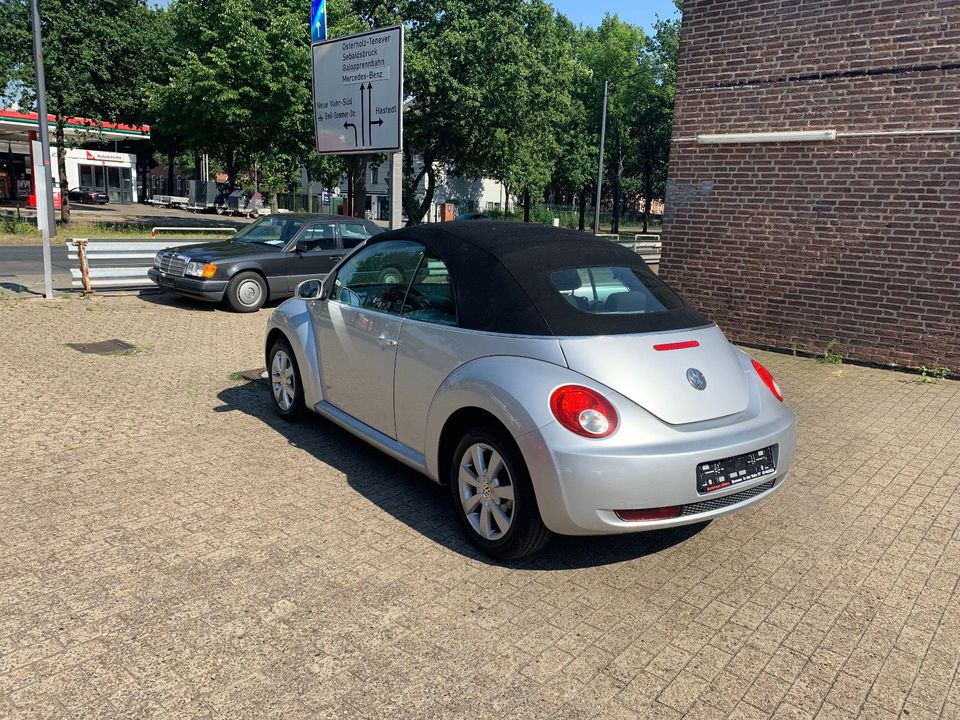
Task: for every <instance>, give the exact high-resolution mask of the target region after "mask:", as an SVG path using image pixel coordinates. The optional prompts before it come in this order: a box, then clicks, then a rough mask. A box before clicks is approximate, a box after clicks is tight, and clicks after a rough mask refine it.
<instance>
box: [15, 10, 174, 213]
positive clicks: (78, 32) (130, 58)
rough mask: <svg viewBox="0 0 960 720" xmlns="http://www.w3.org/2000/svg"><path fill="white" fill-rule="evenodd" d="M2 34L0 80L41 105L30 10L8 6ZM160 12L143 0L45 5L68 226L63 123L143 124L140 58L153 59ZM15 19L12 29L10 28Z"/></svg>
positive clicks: (50, 94)
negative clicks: (78, 120)
mask: <svg viewBox="0 0 960 720" xmlns="http://www.w3.org/2000/svg"><path fill="white" fill-rule="evenodd" d="M0 17H3V19H4V21H5V24H4V26H3V29H2V30H0V46H2V47H3V48H4V49H3V51H2V54H0V61H2V62H3V63H4V66H3V67H4V69H3V70H2V71H0V77H3V78H4V79H5V80H6V81H7V84H6V88H7V94H8V95H12V96H13V97H11V98H9V99H10V100H12V101H14V102H17V103H18V104H20V105H21V106H25V107H32V106H35V101H36V98H35V90H34V87H35V77H34V66H33V57H32V47H31V37H30V24H29V23H30V20H29V6H28V3H27V2H26V1H25V0H3V9H2V11H0ZM153 17H154V16H153V13H152V11H151V10H150V9H149V8H148V7H147V5H146V3H145V2H144V0H44V2H43V7H42V13H41V36H42V40H43V54H44V75H45V77H46V96H47V110H48V112H49V113H50V114H52V115H54V116H55V117H56V127H55V133H54V136H55V141H56V146H57V149H58V156H59V181H60V188H61V198H62V201H63V206H62V211H61V218H62V219H63V221H65V222H66V221H69V218H70V203H69V199H68V198H67V196H66V192H65V191H66V189H67V178H66V164H65V155H66V152H65V150H66V142H65V138H64V131H63V130H64V125H65V123H66V120H67V119H68V118H71V117H85V118H89V119H92V120H94V121H103V120H107V119H109V120H114V121H117V120H118V121H121V122H140V121H142V118H143V115H144V111H145V108H146V94H145V91H146V88H147V87H148V86H149V83H150V78H149V75H148V73H149V72H150V71H151V69H152V67H151V65H150V63H149V62H147V63H144V62H142V58H141V56H143V55H147V56H148V57H149V56H150V54H151V48H152V47H153V42H154V40H155V37H156V36H155V35H153V33H152V32H151V26H152V20H153ZM7 21H9V24H6V23H7Z"/></svg>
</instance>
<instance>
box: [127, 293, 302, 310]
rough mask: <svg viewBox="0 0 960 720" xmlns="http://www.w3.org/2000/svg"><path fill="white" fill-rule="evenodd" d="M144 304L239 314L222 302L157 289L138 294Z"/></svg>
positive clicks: (268, 304) (275, 303)
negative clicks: (197, 298)
mask: <svg viewBox="0 0 960 720" xmlns="http://www.w3.org/2000/svg"><path fill="white" fill-rule="evenodd" d="M137 297H139V298H140V299H141V300H143V301H144V302H148V303H151V304H153V305H165V306H167V307H182V308H184V309H186V310H203V311H206V312H213V311H215V310H220V311H222V312H227V313H230V314H232V315H239V314H240V313H234V312H233V311H232V310H230V309H229V308H228V307H227V306H226V304H224V303H222V302H209V301H207V300H196V299H194V298H190V297H187V296H185V295H179V294H177V293H175V292H168V291H166V290H160V289H158V288H150V289H148V290H141V291H140V294H139V295H138V296H137ZM285 299H286V298H283V299H276V300H268V301H267V302H266V303H264V305H263V307H262V308H260V310H258V312H263V311H271V310H273V309H274V308H275V307H277V306H278V305H279V304H280V303H282V302H283V300H285Z"/></svg>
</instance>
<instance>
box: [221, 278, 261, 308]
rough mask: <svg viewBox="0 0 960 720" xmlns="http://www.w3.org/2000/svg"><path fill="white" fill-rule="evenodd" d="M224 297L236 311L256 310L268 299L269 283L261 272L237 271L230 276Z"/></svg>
mask: <svg viewBox="0 0 960 720" xmlns="http://www.w3.org/2000/svg"><path fill="white" fill-rule="evenodd" d="M224 297H225V298H226V301H227V304H228V305H229V306H230V308H231V309H232V310H234V311H236V312H241V313H248V312H256V311H257V310H259V309H260V308H262V307H263V304H264V303H265V302H266V301H267V283H266V281H265V280H264V279H263V276H262V275H260V274H259V273H255V272H251V271H246V272H241V273H237V274H236V275H234V276H233V277H232V278H230V282H229V284H228V285H227V291H226V293H225V294H224Z"/></svg>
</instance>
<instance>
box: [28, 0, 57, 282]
mask: <svg viewBox="0 0 960 720" xmlns="http://www.w3.org/2000/svg"><path fill="white" fill-rule="evenodd" d="M30 18H31V23H32V25H33V66H34V68H35V69H36V75H37V124H38V125H39V131H40V142H39V143H36V142H34V149H33V158H34V170H33V172H34V178H35V180H34V182H35V183H36V189H37V226H38V227H39V228H40V235H41V237H42V238H43V294H44V297H46V298H47V300H53V269H52V267H51V265H52V263H51V260H50V235H51V234H53V235H56V234H57V225H56V220H55V219H54V215H53V174H52V173H51V171H50V132H49V128H48V127H47V85H46V81H45V80H44V77H43V44H42V41H41V37H40V8H39V3H38V0H30ZM37 146H39V147H37ZM38 159H39V161H40V164H39V166H38V165H37V161H38ZM41 184H42V186H43V191H42V192H41V190H40V187H41Z"/></svg>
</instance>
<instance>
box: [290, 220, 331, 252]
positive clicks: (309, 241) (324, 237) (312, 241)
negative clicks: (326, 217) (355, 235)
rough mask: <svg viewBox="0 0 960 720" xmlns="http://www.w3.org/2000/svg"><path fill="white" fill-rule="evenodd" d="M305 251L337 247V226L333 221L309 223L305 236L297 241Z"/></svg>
mask: <svg viewBox="0 0 960 720" xmlns="http://www.w3.org/2000/svg"><path fill="white" fill-rule="evenodd" d="M297 246H298V248H299V250H300V251H301V252H303V253H311V252H319V251H322V250H336V249H337V228H336V226H335V225H334V224H333V223H315V224H313V225H308V226H307V229H306V230H304V231H303V236H302V237H301V238H300V239H299V240H298V241H297Z"/></svg>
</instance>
